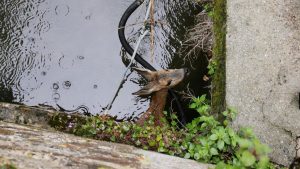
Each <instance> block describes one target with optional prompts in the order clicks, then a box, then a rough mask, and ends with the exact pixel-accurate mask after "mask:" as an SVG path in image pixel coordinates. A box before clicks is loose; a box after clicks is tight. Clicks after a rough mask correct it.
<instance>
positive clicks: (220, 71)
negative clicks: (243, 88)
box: [211, 0, 227, 113]
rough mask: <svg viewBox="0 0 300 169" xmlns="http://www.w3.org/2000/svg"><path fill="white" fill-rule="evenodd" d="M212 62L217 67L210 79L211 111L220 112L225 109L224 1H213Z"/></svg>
mask: <svg viewBox="0 0 300 169" xmlns="http://www.w3.org/2000/svg"><path fill="white" fill-rule="evenodd" d="M213 6H214V8H213V33H214V46H213V60H214V62H215V63H216V65H217V67H216V70H215V73H214V75H213V79H212V100H211V102H212V103H211V104H212V111H213V112H216V113H218V112H222V111H224V110H225V108H226V103H225V85H226V81H225V80H226V65H225V59H226V16H227V15H226V0H215V1H214V4H213Z"/></svg>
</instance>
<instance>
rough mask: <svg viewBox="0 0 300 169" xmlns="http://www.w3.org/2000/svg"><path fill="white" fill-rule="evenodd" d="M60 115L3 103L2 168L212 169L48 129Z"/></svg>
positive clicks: (0, 132)
mask: <svg viewBox="0 0 300 169" xmlns="http://www.w3.org/2000/svg"><path fill="white" fill-rule="evenodd" d="M57 113H61V112H57V111H55V110H53V109H51V108H47V107H28V106H24V105H15V104H8V103H0V164H1V161H10V162H11V163H12V164H14V165H16V166H17V168H20V169H23V168H24V169H27V168H28V169H29V168H30V169H35V168H39V169H41V168H45V169H46V168H49V169H50V168H51V169H55V168H57V169H60V168H66V169H68V168H70V169H71V168H72V169H73V168H74V169H76V168H78V169H93V168H95V169H107V168H109V169H110V168H114V169H121V168H125V169H130V168H136V169H160V168H161V169H167V168H172V169H173V168H174V169H182V168H190V169H208V168H209V167H211V168H212V167H213V166H212V165H208V164H201V163H198V162H196V161H193V160H187V159H183V158H178V157H174V156H168V155H164V154H160V153H156V152H150V151H144V150H141V149H138V148H135V147H132V146H128V145H122V144H115V143H109V142H103V141H97V140H92V139H86V138H82V137H76V136H74V135H70V134H65V133H61V132H57V131H55V130H54V129H52V128H50V127H49V125H48V121H49V119H50V118H51V117H52V116H53V115H56V114H57ZM77 116H78V115H77ZM20 124H27V125H26V126H25V125H20Z"/></svg>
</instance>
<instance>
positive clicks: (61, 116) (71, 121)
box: [48, 113, 87, 133]
mask: <svg viewBox="0 0 300 169" xmlns="http://www.w3.org/2000/svg"><path fill="white" fill-rule="evenodd" d="M86 122H87V120H86V117H84V116H81V115H68V114H65V113H56V114H54V115H53V116H52V117H51V118H50V120H49V122H48V124H49V125H50V126H51V127H53V128H55V129H57V130H60V131H66V132H71V133H72V132H74V130H75V129H76V128H77V126H81V125H84V124H85V123H86Z"/></svg>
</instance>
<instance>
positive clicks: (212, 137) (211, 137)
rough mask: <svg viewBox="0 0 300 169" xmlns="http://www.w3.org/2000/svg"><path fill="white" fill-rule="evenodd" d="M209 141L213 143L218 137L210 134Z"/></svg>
mask: <svg viewBox="0 0 300 169" xmlns="http://www.w3.org/2000/svg"><path fill="white" fill-rule="evenodd" d="M209 139H210V140H213V141H215V140H217V139H218V136H217V135H216V134H212V135H211V136H210V137H209Z"/></svg>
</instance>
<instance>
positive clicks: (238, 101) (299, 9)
mask: <svg viewBox="0 0 300 169" xmlns="http://www.w3.org/2000/svg"><path fill="white" fill-rule="evenodd" d="M227 3H228V10H227V11H228V22H227V41H226V43H227V47H226V49H227V59H226V103H227V105H228V106H232V107H235V108H236V109H237V110H238V111H239V116H238V118H237V119H236V121H235V123H234V125H235V126H236V127H240V126H250V127H252V128H254V130H255V132H256V134H257V135H258V136H259V137H260V138H261V139H262V141H263V142H265V143H267V144H269V145H270V146H271V148H272V149H273V152H272V153H271V158H272V160H273V161H275V162H277V163H279V164H283V165H286V166H287V165H289V164H290V163H291V162H292V161H293V159H294V157H295V156H296V146H297V145H296V140H297V138H298V137H299V136H300V109H299V92H300V1H299V0H264V1H262V0H252V1H249V0H228V2H227Z"/></svg>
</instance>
